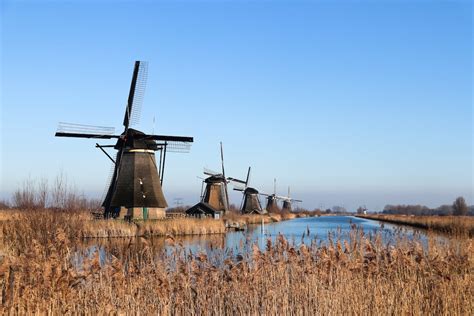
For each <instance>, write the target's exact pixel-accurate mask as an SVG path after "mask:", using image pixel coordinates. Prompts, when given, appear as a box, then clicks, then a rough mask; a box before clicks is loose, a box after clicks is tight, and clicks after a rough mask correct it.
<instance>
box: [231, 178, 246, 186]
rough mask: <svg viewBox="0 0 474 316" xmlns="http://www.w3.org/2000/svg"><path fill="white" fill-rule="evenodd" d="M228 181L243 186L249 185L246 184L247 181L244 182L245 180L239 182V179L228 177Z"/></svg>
mask: <svg viewBox="0 0 474 316" xmlns="http://www.w3.org/2000/svg"><path fill="white" fill-rule="evenodd" d="M227 180H228V181H232V182H237V183H241V184H247V182H245V181H243V180H239V179H236V178H232V177H227Z"/></svg>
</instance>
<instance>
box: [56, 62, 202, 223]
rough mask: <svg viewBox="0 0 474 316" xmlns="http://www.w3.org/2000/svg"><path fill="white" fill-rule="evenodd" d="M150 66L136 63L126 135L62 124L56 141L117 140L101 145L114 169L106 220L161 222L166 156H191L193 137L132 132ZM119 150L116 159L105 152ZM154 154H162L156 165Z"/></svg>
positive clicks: (106, 206)
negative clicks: (141, 219) (182, 154)
mask: <svg viewBox="0 0 474 316" xmlns="http://www.w3.org/2000/svg"><path fill="white" fill-rule="evenodd" d="M147 66H148V64H147V63H146V62H143V61H136V62H135V67H134V70H133V76H132V83H131V85H130V92H129V95H128V102H127V105H126V107H125V116H124V119H123V126H124V131H123V132H122V134H120V135H115V134H114V128H104V127H95V126H90V125H79V124H70V123H59V127H58V130H57V132H56V135H55V136H57V137H75V138H95V139H117V142H116V144H115V145H99V144H97V143H96V147H97V148H99V149H100V150H102V151H103V152H104V153H105V154H106V155H107V157H108V158H109V159H110V160H111V161H112V162H113V164H114V168H113V173H112V177H111V179H110V184H109V187H108V189H107V194H106V196H105V199H104V201H103V203H102V206H103V208H104V217H118V216H120V217H127V218H144V219H147V218H159V217H164V216H165V212H164V209H165V208H166V207H167V206H168V204H167V203H166V199H165V197H164V195H163V191H162V187H161V186H162V183H163V175H164V168H165V161H166V152H167V151H168V152H170V151H171V152H188V151H189V149H190V146H191V143H192V142H193V138H192V137H182V136H167V135H149V134H145V133H143V132H141V131H139V130H136V129H133V128H130V126H131V125H133V124H136V123H138V120H139V116H140V108H141V103H142V101H143V95H144V92H145V85H146V79H147V74H148V68H147ZM112 147H113V148H114V149H115V150H117V153H116V156H115V159H114V158H113V157H112V156H111V155H109V154H108V153H107V152H106V151H105V150H104V148H112ZM155 151H159V152H160V158H159V163H158V165H157V162H156V158H155Z"/></svg>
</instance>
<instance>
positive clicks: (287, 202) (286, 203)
mask: <svg viewBox="0 0 474 316" xmlns="http://www.w3.org/2000/svg"><path fill="white" fill-rule="evenodd" d="M280 199H282V200H283V207H282V210H283V211H288V212H291V205H292V202H303V201H302V200H297V199H292V198H291V197H290V187H288V196H284V197H280Z"/></svg>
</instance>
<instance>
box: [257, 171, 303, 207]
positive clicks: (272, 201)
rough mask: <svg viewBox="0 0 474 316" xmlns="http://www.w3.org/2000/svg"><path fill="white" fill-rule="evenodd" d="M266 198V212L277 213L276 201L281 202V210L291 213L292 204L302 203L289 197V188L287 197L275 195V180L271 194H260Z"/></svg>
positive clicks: (274, 180)
mask: <svg viewBox="0 0 474 316" xmlns="http://www.w3.org/2000/svg"><path fill="white" fill-rule="evenodd" d="M260 194H261V195H265V196H266V197H267V207H266V210H267V211H268V212H270V213H271V212H276V211H278V200H280V201H283V206H282V210H283V211H291V206H292V202H303V201H301V200H297V199H293V198H291V197H290V187H288V196H280V195H277V194H276V179H273V194H267V193H260Z"/></svg>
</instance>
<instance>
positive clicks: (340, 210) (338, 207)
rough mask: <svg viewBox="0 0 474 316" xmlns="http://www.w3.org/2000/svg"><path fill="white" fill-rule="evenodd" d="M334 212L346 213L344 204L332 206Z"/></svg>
mask: <svg viewBox="0 0 474 316" xmlns="http://www.w3.org/2000/svg"><path fill="white" fill-rule="evenodd" d="M332 211H333V213H344V212H345V211H346V209H345V207H343V206H337V205H336V206H333V207H332Z"/></svg>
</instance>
